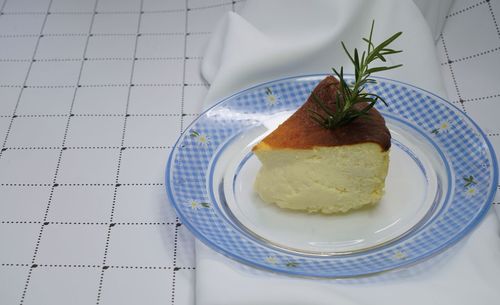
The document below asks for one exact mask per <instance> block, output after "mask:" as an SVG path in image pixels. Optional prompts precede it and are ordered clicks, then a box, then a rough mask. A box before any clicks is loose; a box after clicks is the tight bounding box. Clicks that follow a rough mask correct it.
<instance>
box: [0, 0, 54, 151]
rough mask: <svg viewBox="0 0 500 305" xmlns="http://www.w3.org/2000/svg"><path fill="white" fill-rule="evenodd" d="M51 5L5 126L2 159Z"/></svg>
mask: <svg viewBox="0 0 500 305" xmlns="http://www.w3.org/2000/svg"><path fill="white" fill-rule="evenodd" d="M7 1H8V0H4V2H3V3H2V6H1V7H0V13H1V15H0V16H2V15H3V10H4V8H5V5H6V4H7ZM51 5H52V0H50V2H49V4H48V6H47V12H46V14H45V18H44V20H43V23H42V25H41V26H40V32H39V34H37V35H36V36H37V37H38V38H37V40H36V43H35V47H34V49H33V54H32V56H31V61H30V64H29V65H28V70H27V71H26V76H25V77H24V80H23V84H22V85H21V87H20V88H21V90H19V94H18V96H17V101H16V105H15V106H14V110H13V111H12V116H11V119H10V122H9V126H8V127H7V131H6V133H5V138H4V140H3V143H2V148H1V149H0V159H2V155H3V152H4V151H5V149H4V148H5V145H6V144H7V140H8V139H9V134H10V131H11V128H12V125H13V124H14V119H15V118H16V111H17V108H18V106H19V102H20V101H21V96H22V94H23V91H24V88H25V87H26V82H27V81H28V77H29V75H30V72H31V68H32V67H33V59H35V56H36V52H37V50H38V46H39V45H40V38H41V35H42V34H43V30H44V28H45V24H46V23H47V19H48V16H49V14H48V11H49V10H50V6H51Z"/></svg>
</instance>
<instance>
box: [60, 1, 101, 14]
mask: <svg viewBox="0 0 500 305" xmlns="http://www.w3.org/2000/svg"><path fill="white" fill-rule="evenodd" d="M94 4H95V0H52V5H51V6H50V10H51V11H53V12H92V11H93V10H94Z"/></svg>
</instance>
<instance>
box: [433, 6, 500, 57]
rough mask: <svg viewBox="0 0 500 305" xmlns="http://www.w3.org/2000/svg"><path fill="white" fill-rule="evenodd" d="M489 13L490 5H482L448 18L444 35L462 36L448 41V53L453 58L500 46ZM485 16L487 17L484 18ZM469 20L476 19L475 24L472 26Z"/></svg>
mask: <svg viewBox="0 0 500 305" xmlns="http://www.w3.org/2000/svg"><path fill="white" fill-rule="evenodd" d="M489 15H490V12H489V9H488V6H486V5H481V6H479V7H477V8H475V9H472V10H469V11H467V12H464V13H462V14H459V15H456V16H452V17H449V18H448V20H447V26H446V28H445V30H444V32H443V35H445V37H457V36H460V37H461V39H460V40H458V39H449V41H447V42H446V43H447V48H448V54H449V56H450V58H451V59H452V60H454V59H460V58H464V57H467V56H471V55H474V54H478V53H481V52H483V51H486V50H491V49H495V48H498V47H500V40H499V39H498V37H497V32H496V29H495V25H494V23H493V22H492V21H493V20H492V19H491V16H489ZM484 16H487V17H486V18H484ZM488 17H489V18H488ZM467 20H474V26H471V25H470V24H469V23H468V22H467Z"/></svg>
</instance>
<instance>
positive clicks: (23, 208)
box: [0, 186, 50, 221]
mask: <svg viewBox="0 0 500 305" xmlns="http://www.w3.org/2000/svg"><path fill="white" fill-rule="evenodd" d="M49 193H50V187H48V186H40V187H29V186H0V198H2V200H0V221H17V220H19V219H24V220H31V221H36V220H39V219H42V218H43V215H44V213H45V210H46V208H47V204H48V198H49Z"/></svg>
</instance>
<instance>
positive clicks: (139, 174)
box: [119, 149, 170, 183]
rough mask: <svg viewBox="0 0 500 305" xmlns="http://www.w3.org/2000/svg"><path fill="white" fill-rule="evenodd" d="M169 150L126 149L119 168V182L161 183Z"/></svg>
mask: <svg viewBox="0 0 500 305" xmlns="http://www.w3.org/2000/svg"><path fill="white" fill-rule="evenodd" d="M169 152H170V150H167V149H126V150H124V151H123V156H122V159H123V164H122V166H121V169H120V178H119V181H120V183H162V182H163V176H164V169H165V165H166V161H167V157H168V154H169Z"/></svg>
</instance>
